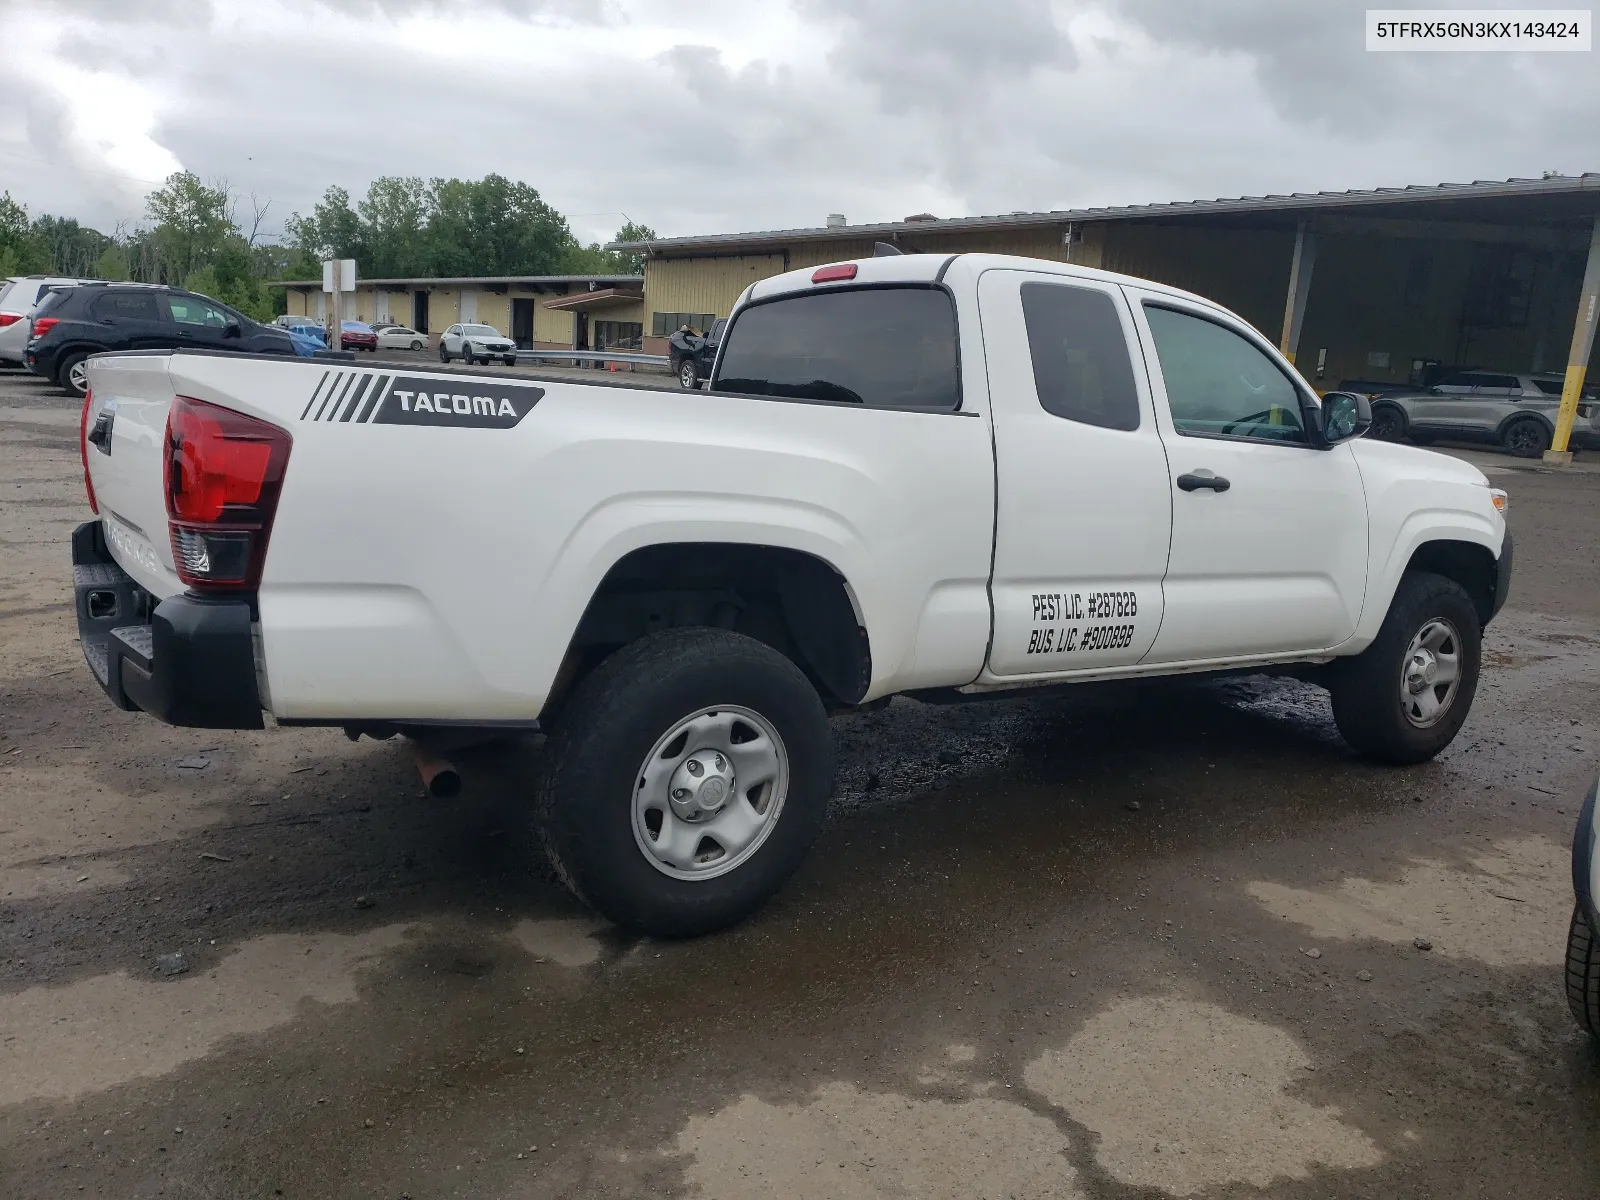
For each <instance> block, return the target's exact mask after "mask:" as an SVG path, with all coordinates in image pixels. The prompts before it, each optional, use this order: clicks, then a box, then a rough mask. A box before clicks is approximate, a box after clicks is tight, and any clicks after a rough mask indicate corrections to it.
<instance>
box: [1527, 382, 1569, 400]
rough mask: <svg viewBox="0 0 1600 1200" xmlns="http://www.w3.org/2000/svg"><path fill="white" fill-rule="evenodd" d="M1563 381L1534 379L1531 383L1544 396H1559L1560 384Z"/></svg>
mask: <svg viewBox="0 0 1600 1200" xmlns="http://www.w3.org/2000/svg"><path fill="white" fill-rule="evenodd" d="M1563 382H1564V381H1563V380H1560V379H1535V380H1534V381H1533V385H1534V386H1535V387H1536V388H1538V389H1539V390H1540V391H1541V392H1543V393H1544V394H1545V395H1546V396H1559V395H1561V386H1562V384H1563Z"/></svg>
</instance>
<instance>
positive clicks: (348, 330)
mask: <svg viewBox="0 0 1600 1200" xmlns="http://www.w3.org/2000/svg"><path fill="white" fill-rule="evenodd" d="M339 348H340V349H341V350H371V351H372V352H373V353H374V354H376V353H377V352H378V335H377V334H376V333H374V332H373V331H372V326H370V325H367V324H364V323H363V322H361V321H345V322H343V323H342V324H341V325H340V326H339Z"/></svg>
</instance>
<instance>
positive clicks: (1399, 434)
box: [1372, 404, 1406, 442]
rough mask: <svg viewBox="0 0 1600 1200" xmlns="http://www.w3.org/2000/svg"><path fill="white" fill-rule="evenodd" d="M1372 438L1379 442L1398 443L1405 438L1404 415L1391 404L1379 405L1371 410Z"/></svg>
mask: <svg viewBox="0 0 1600 1200" xmlns="http://www.w3.org/2000/svg"><path fill="white" fill-rule="evenodd" d="M1372 436H1373V437H1375V438H1377V439H1378V440H1379V441H1384V442H1398V441H1400V440H1401V439H1403V438H1404V437H1405V436H1406V415H1405V413H1403V412H1401V411H1400V409H1399V408H1398V407H1397V406H1396V405H1393V404H1379V405H1377V406H1376V407H1375V408H1373V410H1372Z"/></svg>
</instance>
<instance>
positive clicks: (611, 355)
mask: <svg viewBox="0 0 1600 1200" xmlns="http://www.w3.org/2000/svg"><path fill="white" fill-rule="evenodd" d="M548 359H557V360H567V359H571V360H572V361H573V362H621V363H635V364H637V365H639V366H645V367H670V366H671V365H672V360H671V359H670V358H668V357H667V355H665V354H639V353H637V352H635V351H632V350H622V351H613V350H518V351H517V361H518V362H522V361H524V360H526V361H528V362H544V361H546V360H548Z"/></svg>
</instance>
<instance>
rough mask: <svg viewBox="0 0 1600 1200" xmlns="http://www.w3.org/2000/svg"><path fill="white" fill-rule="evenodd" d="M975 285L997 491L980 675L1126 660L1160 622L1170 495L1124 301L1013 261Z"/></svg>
mask: <svg viewBox="0 0 1600 1200" xmlns="http://www.w3.org/2000/svg"><path fill="white" fill-rule="evenodd" d="M1025 288H1026V289H1028V291H1027V292H1026V293H1025V292H1024V289H1025ZM1064 289H1068V290H1066V291H1065V292H1064ZM1025 294H1026V296H1027V307H1026V310H1025V305H1024V295H1025ZM978 297H979V308H980V311H981V313H982V319H983V336H984V346H985V353H986V357H987V359H988V363H989V387H990V396H991V400H990V404H991V410H992V413H993V420H994V437H995V457H996V476H997V479H998V485H997V488H998V497H997V498H998V503H999V510H998V519H997V521H996V526H995V527H996V535H995V536H996V541H995V557H994V576H993V581H992V585H991V591H992V594H993V597H994V640H993V645H992V646H991V648H990V655H989V670H988V672H987V674H988V675H989V676H991V677H1006V678H1015V677H1017V676H1034V677H1037V676H1051V675H1063V674H1068V673H1072V672H1078V671H1096V670H1104V669H1105V668H1107V667H1116V666H1123V665H1131V664H1133V663H1137V662H1138V661H1139V659H1140V658H1141V657H1142V656H1143V655H1144V653H1145V652H1146V651H1147V650H1148V649H1149V648H1150V645H1151V643H1152V642H1153V641H1154V639H1155V636H1156V630H1157V629H1158V628H1159V626H1160V624H1161V611H1162V598H1161V576H1162V573H1163V571H1164V570H1165V568H1166V561H1167V547H1168V541H1169V536H1170V533H1171V522H1172V501H1171V498H1170V484H1169V483H1168V478H1167V460H1166V454H1165V452H1164V450H1163V447H1162V443H1161V440H1160V437H1159V435H1158V434H1157V432H1156V426H1155V419H1154V416H1155V414H1154V409H1153V404H1152V400H1151V396H1150V392H1149V388H1148V383H1147V380H1146V378H1145V373H1144V370H1143V367H1142V364H1139V363H1137V362H1136V361H1135V357H1134V355H1133V354H1132V353H1130V347H1136V345H1137V343H1135V342H1134V341H1133V323H1132V319H1131V315H1130V314H1129V311H1128V307H1127V302H1126V300H1125V298H1124V297H1123V296H1122V295H1121V294H1120V292H1119V290H1118V289H1117V288H1116V287H1114V286H1112V285H1108V284H1104V283H1100V282H1097V281H1091V280H1087V279H1082V278H1075V277H1071V276H1059V275H1045V274H1040V275H1032V274H1029V273H1027V272H1020V271H988V272H985V273H984V275H983V276H982V279H981V280H980V283H979V289H978ZM1030 322H1031V323H1032V327H1031V329H1030ZM1036 350H1037V353H1038V360H1039V361H1038V362H1036V361H1035V351H1036ZM1047 404H1048V405H1049V406H1050V409H1054V410H1055V411H1050V409H1047V407H1046V405H1047ZM1108 405H1109V407H1108ZM1065 412H1072V413H1074V414H1076V415H1077V416H1078V417H1080V418H1083V419H1074V418H1073V417H1069V416H1066V415H1061V414H1062V413H1065ZM1096 422H1100V423H1096ZM1130 424H1131V425H1133V426H1135V427H1134V428H1127V426H1128V425H1130ZM1117 426H1122V427H1117Z"/></svg>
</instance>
